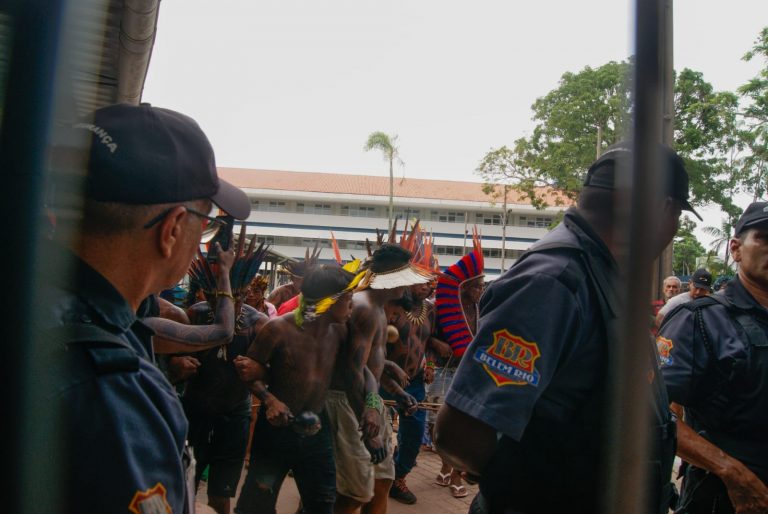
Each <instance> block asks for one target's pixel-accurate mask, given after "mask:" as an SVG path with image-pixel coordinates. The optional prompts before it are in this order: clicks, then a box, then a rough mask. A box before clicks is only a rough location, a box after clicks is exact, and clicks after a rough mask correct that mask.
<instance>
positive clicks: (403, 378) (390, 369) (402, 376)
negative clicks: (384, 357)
mask: <svg viewBox="0 0 768 514" xmlns="http://www.w3.org/2000/svg"><path fill="white" fill-rule="evenodd" d="M387 363H389V364H387ZM387 363H385V366H386V368H385V369H386V371H387V374H388V375H389V376H390V377H392V378H393V379H394V380H395V382H397V384H398V385H399V386H400V387H406V386H407V385H408V384H409V383H410V381H411V379H410V377H408V373H406V372H405V371H403V368H401V367H400V366H398V365H397V364H395V363H394V362H391V361H387Z"/></svg>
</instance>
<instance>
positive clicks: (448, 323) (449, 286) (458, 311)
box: [435, 227, 485, 357]
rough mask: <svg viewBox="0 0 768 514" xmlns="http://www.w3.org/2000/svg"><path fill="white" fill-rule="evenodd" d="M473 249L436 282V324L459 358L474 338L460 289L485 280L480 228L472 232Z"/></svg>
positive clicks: (475, 228)
mask: <svg viewBox="0 0 768 514" xmlns="http://www.w3.org/2000/svg"><path fill="white" fill-rule="evenodd" d="M472 246H473V249H472V251H471V252H470V253H468V254H467V255H465V256H464V257H462V258H461V259H460V260H459V261H458V262H457V263H456V264H454V265H453V266H450V267H449V268H448V269H446V270H445V271H444V272H443V273H442V274H441V275H440V276H439V277H438V279H437V291H436V294H435V299H436V302H435V303H436V307H437V322H438V324H439V325H440V327H441V329H442V331H443V335H444V336H445V339H446V342H447V343H448V344H449V345H451V349H452V350H453V354H454V355H455V356H456V357H461V356H462V355H464V352H465V351H466V350H467V346H469V343H471V342H472V336H473V334H472V332H471V331H470V329H469V325H467V319H466V317H465V316H464V310H463V309H462V307H461V286H462V285H463V284H464V283H466V282H469V281H470V280H475V279H478V278H480V277H483V276H485V275H483V268H484V261H483V248H482V246H481V244H480V235H479V234H478V231H477V227H474V228H473V229H472Z"/></svg>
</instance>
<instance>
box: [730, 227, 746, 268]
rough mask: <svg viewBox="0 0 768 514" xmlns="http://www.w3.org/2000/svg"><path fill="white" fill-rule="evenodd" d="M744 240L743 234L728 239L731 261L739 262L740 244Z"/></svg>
mask: <svg viewBox="0 0 768 514" xmlns="http://www.w3.org/2000/svg"><path fill="white" fill-rule="evenodd" d="M743 240H744V234H741V235H739V236H734V237H732V238H731V240H730V241H728V248H729V250H730V252H731V259H733V262H741V244H742V242H743Z"/></svg>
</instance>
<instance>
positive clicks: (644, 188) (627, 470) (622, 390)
mask: <svg viewBox="0 0 768 514" xmlns="http://www.w3.org/2000/svg"><path fill="white" fill-rule="evenodd" d="M663 5H664V0H636V3H635V6H636V11H635V15H636V24H635V55H636V64H635V66H636V67H635V77H634V121H633V138H632V139H633V145H634V148H633V150H634V151H633V154H632V162H631V173H619V176H618V177H617V178H618V185H619V194H620V195H622V196H623V198H622V201H619V203H618V206H617V207H618V208H617V219H618V220H619V223H618V226H617V231H616V233H615V239H614V240H615V241H617V242H619V246H620V248H621V250H620V252H621V253H622V255H619V256H618V257H619V265H620V267H621V272H622V279H621V280H622V287H621V289H620V291H621V292H622V295H623V298H622V312H621V314H620V320H619V321H620V323H619V327H620V330H619V340H618V341H611V342H610V343H612V344H614V348H615V350H616V351H615V354H614V361H613V362H612V363H611V370H612V371H614V372H613V373H611V376H612V377H613V380H612V389H611V391H612V403H611V417H610V426H609V439H608V440H609V441H610V448H609V452H608V458H607V462H606V466H607V467H606V471H607V474H606V478H607V480H608V484H607V485H608V487H607V496H606V500H607V503H606V511H607V512H611V513H616V514H619V513H621V514H634V513H641V512H647V508H646V502H647V498H646V497H647V494H646V492H647V484H646V478H647V477H646V473H647V469H648V450H649V428H648V427H649V424H648V421H649V415H650V409H649V399H650V386H649V381H648V370H649V361H648V359H649V347H648V345H649V344H650V341H649V339H648V338H649V327H648V312H649V306H648V298H650V292H651V264H652V261H653V258H654V257H655V255H653V252H654V251H655V250H654V248H653V244H652V243H651V244H649V242H651V241H653V240H654V235H655V232H656V228H657V227H658V222H657V218H658V214H659V213H658V203H659V202H658V201H657V199H658V198H660V195H659V193H658V191H659V187H658V186H659V184H660V180H659V176H658V173H659V170H660V167H659V166H658V163H659V160H658V159H659V157H660V156H659V155H658V143H659V142H660V141H661V117H662V103H661V91H662V66H661V63H662V58H661V56H662V44H661V36H662V35H661V27H663V24H662V23H661V21H662V16H663Z"/></svg>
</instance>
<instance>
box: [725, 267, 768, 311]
mask: <svg viewBox="0 0 768 514" xmlns="http://www.w3.org/2000/svg"><path fill="white" fill-rule="evenodd" d="M725 297H726V298H727V299H728V302H729V303H730V304H731V305H733V306H734V307H736V308H737V309H741V310H745V311H746V310H752V309H755V310H757V311H760V312H761V313H762V314H764V315H766V310H765V308H764V307H763V306H762V305H760V304H759V303H757V300H755V299H754V297H753V296H752V295H751V294H749V291H747V289H746V288H745V287H744V284H742V283H741V280H740V279H739V276H738V275H737V276H736V277H735V278H734V279H733V280H731V281H730V282H729V283H728V286H727V287H726V289H725Z"/></svg>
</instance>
